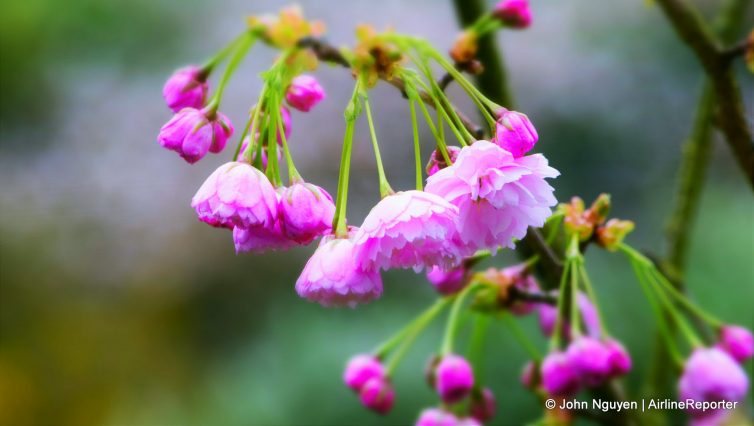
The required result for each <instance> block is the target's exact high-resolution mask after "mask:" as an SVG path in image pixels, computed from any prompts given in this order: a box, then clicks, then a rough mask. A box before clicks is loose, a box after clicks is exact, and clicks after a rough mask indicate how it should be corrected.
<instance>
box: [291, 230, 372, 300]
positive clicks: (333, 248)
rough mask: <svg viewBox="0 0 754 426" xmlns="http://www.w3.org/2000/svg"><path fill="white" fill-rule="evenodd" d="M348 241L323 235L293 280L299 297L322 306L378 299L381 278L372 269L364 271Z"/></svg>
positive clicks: (356, 253) (353, 246)
mask: <svg viewBox="0 0 754 426" xmlns="http://www.w3.org/2000/svg"><path fill="white" fill-rule="evenodd" d="M355 232H356V231H355V230H352V231H351V232H350V233H349V238H337V237H335V236H333V235H327V236H325V237H324V238H322V241H320V243H319V247H317V250H316V251H315V252H314V254H313V255H312V257H311V258H310V259H309V261H308V262H306V266H304V271H303V272H301V276H300V277H299V278H298V281H296V292H298V294H299V296H301V297H303V298H305V299H309V300H311V301H315V302H319V304H321V305H322V306H327V307H330V306H349V307H352V308H353V307H355V306H356V305H357V304H359V303H366V302H369V301H371V300H373V299H376V298H378V297H380V295H381V294H382V278H381V277H380V274H379V272H378V271H376V270H364V269H363V268H362V267H361V264H362V262H361V259H360V258H359V253H358V250H357V249H356V246H355V245H354V243H353V238H352V237H353V233H355Z"/></svg>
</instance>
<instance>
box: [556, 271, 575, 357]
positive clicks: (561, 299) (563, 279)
mask: <svg viewBox="0 0 754 426" xmlns="http://www.w3.org/2000/svg"><path fill="white" fill-rule="evenodd" d="M572 263H573V262H572V261H571V260H568V259H567V260H566V262H565V265H564V266H563V274H562V275H561V276H560V285H559V287H558V313H557V316H556V318H555V330H554V331H553V333H552V340H550V349H551V350H559V349H560V347H561V345H562V342H561V334H562V332H561V330H562V329H563V324H564V321H565V320H566V318H565V299H566V291H565V290H566V287H567V286H568V277H569V276H570V269H571V267H572Z"/></svg>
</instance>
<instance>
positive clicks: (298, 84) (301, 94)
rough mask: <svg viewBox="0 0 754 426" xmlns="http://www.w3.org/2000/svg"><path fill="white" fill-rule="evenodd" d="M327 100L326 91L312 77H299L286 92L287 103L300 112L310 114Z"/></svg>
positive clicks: (304, 75)
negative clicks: (316, 106) (311, 110)
mask: <svg viewBox="0 0 754 426" xmlns="http://www.w3.org/2000/svg"><path fill="white" fill-rule="evenodd" d="M323 99H325V89H323V88H322V86H321V85H320V84H319V82H318V81H317V79H316V78H314V76H311V75H306V74H303V75H299V76H297V77H295V78H294V79H293V81H291V85H290V86H288V89H287V90H286V92H285V101H286V102H288V105H290V106H292V107H293V108H296V109H297V110H299V111H303V112H308V111H309V110H310V109H312V108H313V107H314V106H315V105H317V104H318V103H320V102H321V101H322V100H323Z"/></svg>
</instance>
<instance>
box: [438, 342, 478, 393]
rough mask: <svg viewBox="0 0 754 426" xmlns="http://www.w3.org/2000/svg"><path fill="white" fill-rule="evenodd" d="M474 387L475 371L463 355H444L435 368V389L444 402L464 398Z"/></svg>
mask: <svg viewBox="0 0 754 426" xmlns="http://www.w3.org/2000/svg"><path fill="white" fill-rule="evenodd" d="M473 387H474V372H473V370H472V369H471V365H470V364H469V362H468V361H466V359H465V358H464V357H462V356H459V355H455V354H449V355H445V356H443V357H442V359H441V360H440V363H439V364H438V365H437V369H436V370H435V389H436V390H437V393H438V394H439V395H440V398H442V400H443V402H445V403H447V404H452V403H455V402H458V401H461V400H462V399H464V398H465V397H466V396H467V395H468V394H469V393H470V392H471V389H472V388H473Z"/></svg>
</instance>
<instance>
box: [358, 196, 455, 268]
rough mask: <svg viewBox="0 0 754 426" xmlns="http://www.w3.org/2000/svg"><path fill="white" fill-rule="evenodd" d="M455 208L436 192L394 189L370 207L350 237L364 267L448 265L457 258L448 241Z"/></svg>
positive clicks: (452, 228) (453, 225)
mask: <svg viewBox="0 0 754 426" xmlns="http://www.w3.org/2000/svg"><path fill="white" fill-rule="evenodd" d="M457 216H458V209H457V208H456V207H455V206H453V205H452V204H450V203H448V202H447V201H445V200H444V199H442V198H441V197H438V196H437V195H434V194H430V193H426V192H422V191H405V192H398V193H396V194H393V195H389V196H387V197H385V198H383V199H382V200H381V201H380V202H379V203H377V205H376V206H374V207H373V208H372V211H370V212H369V214H368V215H367V217H366V218H365V219H364V224H363V225H362V226H361V229H359V232H357V233H356V236H355V237H354V243H355V244H356V246H357V247H358V249H359V258H360V260H361V261H362V264H361V265H362V267H363V268H365V269H375V270H376V269H389V268H414V270H416V271H417V272H418V271H420V270H421V269H422V268H424V267H425V266H428V267H431V266H435V265H438V266H442V267H452V266H455V265H456V264H457V263H458V262H460V257H459V255H458V253H457V252H456V250H455V248H454V247H453V245H452V244H448V241H449V240H450V239H451V238H452V237H453V234H454V233H455V221H456V218H457Z"/></svg>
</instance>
